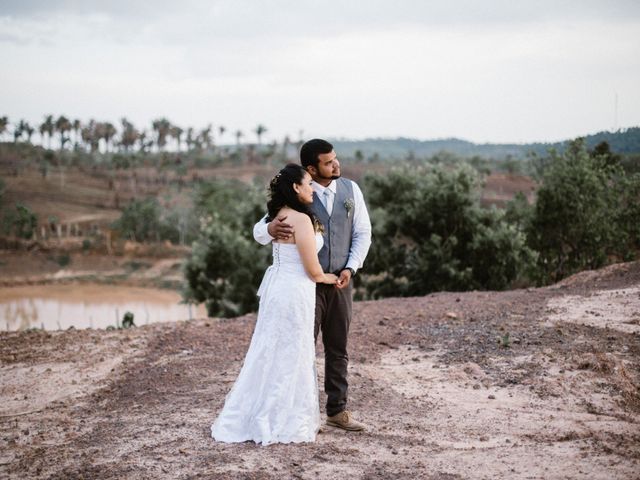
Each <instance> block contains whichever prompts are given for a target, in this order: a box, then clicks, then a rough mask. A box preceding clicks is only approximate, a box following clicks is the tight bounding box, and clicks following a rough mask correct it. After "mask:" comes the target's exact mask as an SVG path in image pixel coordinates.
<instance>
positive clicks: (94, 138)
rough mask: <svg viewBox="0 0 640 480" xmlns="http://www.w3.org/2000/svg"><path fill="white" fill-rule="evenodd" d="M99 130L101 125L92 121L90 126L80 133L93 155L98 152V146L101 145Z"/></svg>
mask: <svg viewBox="0 0 640 480" xmlns="http://www.w3.org/2000/svg"><path fill="white" fill-rule="evenodd" d="M99 130H100V127H99V124H98V123H97V122H96V121H95V120H90V121H89V125H87V126H86V127H84V128H83V129H82V130H81V131H80V135H81V137H82V141H83V142H85V144H87V146H88V147H89V151H90V152H91V153H95V152H97V151H98V146H99V144H100V143H99V142H100V135H99V133H100V132H99Z"/></svg>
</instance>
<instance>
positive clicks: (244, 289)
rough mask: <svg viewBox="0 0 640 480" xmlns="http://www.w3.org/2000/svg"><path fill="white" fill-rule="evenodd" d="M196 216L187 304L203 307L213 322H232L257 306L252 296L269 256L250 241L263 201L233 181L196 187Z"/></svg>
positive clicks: (256, 192) (260, 195) (253, 190)
mask: <svg viewBox="0 0 640 480" xmlns="http://www.w3.org/2000/svg"><path fill="white" fill-rule="evenodd" d="M195 204H196V211H197V212H198V214H199V215H200V221H201V228H200V234H199V237H198V239H197V240H196V241H195V242H194V244H193V249H192V253H191V256H190V258H189V259H188V261H187V262H186V264H185V268H184V273H185V279H186V286H185V289H184V292H183V297H184V299H185V301H187V302H197V303H202V302H204V303H205V304H206V306H207V310H208V313H209V315H211V316H235V315H241V314H243V313H246V312H250V311H253V310H255V309H256V308H257V306H258V298H257V297H256V291H257V289H258V286H259V284H260V280H261V279H262V275H263V274H264V270H265V269H266V266H267V259H268V257H269V254H270V252H271V249H270V248H268V247H262V246H260V245H258V244H257V243H256V242H255V241H254V239H253V233H252V232H253V225H254V223H255V222H257V221H258V219H259V218H260V217H261V216H262V215H264V212H265V210H266V195H264V194H263V193H261V192H260V190H259V189H257V188H256V187H253V186H248V185H245V184H242V183H240V182H235V181H220V180H218V181H212V182H206V183H203V184H201V185H200V186H199V189H198V193H197V196H196V201H195Z"/></svg>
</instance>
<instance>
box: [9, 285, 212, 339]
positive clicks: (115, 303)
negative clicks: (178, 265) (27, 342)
mask: <svg viewBox="0 0 640 480" xmlns="http://www.w3.org/2000/svg"><path fill="white" fill-rule="evenodd" d="M180 299H181V298H180V294H179V293H177V292H173V291H170V290H161V289H153V288H137V287H125V286H111V285H87V284H82V285H38V286H26V287H11V288H3V289H0V328H2V329H6V330H25V329H27V328H30V327H38V328H44V329H45V330H58V329H67V328H69V327H71V326H73V327H75V328H89V327H91V328H106V327H108V326H109V325H113V326H115V325H116V322H119V323H120V324H121V323H122V317H123V316H124V314H125V313H126V312H131V313H133V314H134V322H135V324H136V325H138V326H139V325H145V324H148V323H155V322H171V321H176V320H188V319H189V318H202V317H206V311H205V309H204V307H203V306H197V307H196V306H191V308H189V306H187V305H181V304H180V303H179V302H180Z"/></svg>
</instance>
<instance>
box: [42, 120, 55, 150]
mask: <svg viewBox="0 0 640 480" xmlns="http://www.w3.org/2000/svg"><path fill="white" fill-rule="evenodd" d="M54 128H55V126H54V125H53V115H47V116H46V117H44V122H42V124H41V125H40V128H39V131H40V135H41V136H42V140H43V141H44V134H45V133H46V134H47V139H48V142H47V149H49V150H51V137H53V130H54ZM43 147H44V145H43Z"/></svg>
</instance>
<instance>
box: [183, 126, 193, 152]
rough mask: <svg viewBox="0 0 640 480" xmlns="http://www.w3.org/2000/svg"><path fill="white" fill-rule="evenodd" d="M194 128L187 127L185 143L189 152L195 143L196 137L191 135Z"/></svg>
mask: <svg viewBox="0 0 640 480" xmlns="http://www.w3.org/2000/svg"><path fill="white" fill-rule="evenodd" d="M194 132H195V130H194V129H193V127H189V128H187V139H186V140H185V143H186V144H187V151H188V152H190V151H191V150H192V149H193V146H194V145H195V143H196V139H195V138H194V137H193V134H194Z"/></svg>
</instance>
